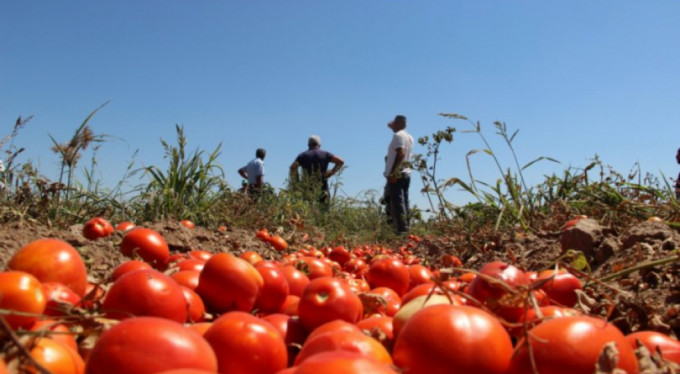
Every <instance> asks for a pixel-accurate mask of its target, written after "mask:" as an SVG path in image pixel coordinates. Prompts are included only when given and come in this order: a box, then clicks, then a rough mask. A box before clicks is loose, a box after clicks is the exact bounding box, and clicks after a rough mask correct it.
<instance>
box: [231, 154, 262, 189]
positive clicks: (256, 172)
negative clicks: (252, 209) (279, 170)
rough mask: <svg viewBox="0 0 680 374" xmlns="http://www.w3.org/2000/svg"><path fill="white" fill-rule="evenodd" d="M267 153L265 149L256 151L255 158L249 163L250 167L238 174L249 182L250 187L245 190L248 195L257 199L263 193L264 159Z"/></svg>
mask: <svg viewBox="0 0 680 374" xmlns="http://www.w3.org/2000/svg"><path fill="white" fill-rule="evenodd" d="M266 155H267V151H265V150H264V148H258V149H257V151H255V158H254V159H253V160H252V161H250V162H249V163H248V165H246V166H244V167H242V168H240V169H238V174H239V175H240V176H241V177H243V178H244V179H247V180H248V185H247V186H246V188H245V191H246V194H247V195H250V196H252V197H256V196H257V195H259V194H260V193H261V192H262V185H263V179H264V157H265V156H266Z"/></svg>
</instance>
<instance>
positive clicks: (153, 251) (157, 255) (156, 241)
mask: <svg viewBox="0 0 680 374" xmlns="http://www.w3.org/2000/svg"><path fill="white" fill-rule="evenodd" d="M120 251H121V253H122V254H123V255H125V256H128V257H133V256H135V255H136V256H139V257H141V258H142V260H144V261H146V262H148V263H149V264H151V265H152V266H154V267H156V268H162V267H164V265H165V263H166V260H167V259H168V257H170V248H169V247H168V243H167V242H166V241H165V239H164V238H163V236H161V234H159V233H158V232H156V231H154V230H151V229H147V228H144V227H138V228H136V229H133V230H131V231H128V232H127V233H126V234H125V236H124V237H123V241H122V242H121V243H120Z"/></svg>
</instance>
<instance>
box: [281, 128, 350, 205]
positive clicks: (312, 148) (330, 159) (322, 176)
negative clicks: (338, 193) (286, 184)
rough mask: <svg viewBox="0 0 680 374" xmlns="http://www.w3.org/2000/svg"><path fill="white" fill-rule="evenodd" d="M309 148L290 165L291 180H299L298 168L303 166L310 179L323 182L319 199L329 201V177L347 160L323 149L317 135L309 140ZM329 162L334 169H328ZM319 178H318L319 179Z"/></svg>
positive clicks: (323, 201) (325, 202)
mask: <svg viewBox="0 0 680 374" xmlns="http://www.w3.org/2000/svg"><path fill="white" fill-rule="evenodd" d="M307 146H308V147H309V149H308V150H307V151H305V152H302V153H300V154H299V155H298V156H297V157H296V158H295V161H293V164H292V165H290V176H291V180H293V181H295V182H296V181H299V179H300V178H299V176H298V168H300V167H301V168H302V170H303V172H304V176H305V177H309V178H310V179H308V180H310V181H314V180H318V181H319V182H320V184H321V196H320V197H319V201H320V202H321V203H323V204H328V203H329V197H330V193H329V188H328V178H330V177H332V176H333V175H334V174H335V173H337V172H338V170H340V168H341V167H342V165H344V164H345V161H344V160H343V159H341V158H340V157H338V156H336V155H334V154H332V153H330V152H327V151H324V150H322V149H321V139H320V138H319V137H318V136H317V135H312V136H310V137H309V140H308V141H307ZM328 164H333V169H331V170H330V171H329V170H328ZM317 178H318V179H317Z"/></svg>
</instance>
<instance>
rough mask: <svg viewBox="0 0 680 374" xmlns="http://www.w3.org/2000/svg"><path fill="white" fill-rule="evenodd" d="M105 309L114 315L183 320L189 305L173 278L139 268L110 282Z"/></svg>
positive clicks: (121, 317)
mask: <svg viewBox="0 0 680 374" xmlns="http://www.w3.org/2000/svg"><path fill="white" fill-rule="evenodd" d="M102 310H103V311H105V312H106V315H107V317H109V318H114V319H125V318H130V317H132V316H152V317H161V318H167V319H169V320H172V321H175V322H179V323H184V322H185V321H186V320H187V310H188V308H187V301H186V298H185V297H184V293H183V292H182V289H181V288H180V286H179V285H178V284H177V282H175V281H174V280H173V279H172V278H170V277H169V276H167V275H165V274H163V273H161V272H158V271H156V270H137V271H133V272H131V273H127V274H125V275H123V276H122V277H120V278H118V280H117V281H115V282H114V283H113V285H111V289H109V292H108V293H107V294H106V296H105V298H104V303H103V304H102Z"/></svg>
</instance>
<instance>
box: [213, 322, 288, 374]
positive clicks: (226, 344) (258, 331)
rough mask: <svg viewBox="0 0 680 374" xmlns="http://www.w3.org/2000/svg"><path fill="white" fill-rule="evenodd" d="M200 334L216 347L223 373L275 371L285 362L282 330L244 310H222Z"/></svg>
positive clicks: (286, 355)
mask: <svg viewBox="0 0 680 374" xmlns="http://www.w3.org/2000/svg"><path fill="white" fill-rule="evenodd" d="M203 336H204V337H205V340H207V341H208V342H209V343H210V345H211V346H212V347H213V350H215V355H216V356H217V362H218V366H219V371H220V372H222V373H230V374H248V373H252V374H265V373H276V372H277V371H279V370H282V369H285V368H286V366H287V364H288V353H287V350H286V344H285V342H284V340H283V337H282V336H281V334H280V333H279V332H278V331H277V330H276V329H275V328H274V327H273V326H272V325H271V324H269V322H266V321H263V320H262V319H260V318H257V317H255V316H253V315H251V314H248V313H246V312H238V311H237V312H228V313H225V314H223V315H222V316H221V317H220V318H218V319H217V320H215V322H213V325H212V326H211V327H210V328H209V329H208V331H206V332H205V334H204V335H203Z"/></svg>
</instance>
